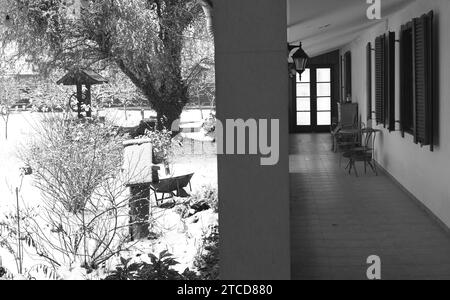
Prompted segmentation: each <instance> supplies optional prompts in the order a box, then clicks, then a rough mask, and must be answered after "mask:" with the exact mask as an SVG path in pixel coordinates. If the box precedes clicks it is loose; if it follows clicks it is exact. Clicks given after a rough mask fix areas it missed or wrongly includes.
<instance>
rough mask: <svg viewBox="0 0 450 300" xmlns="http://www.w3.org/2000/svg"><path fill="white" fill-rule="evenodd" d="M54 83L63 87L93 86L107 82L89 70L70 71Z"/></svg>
mask: <svg viewBox="0 0 450 300" xmlns="http://www.w3.org/2000/svg"><path fill="white" fill-rule="evenodd" d="M56 83H57V84H63V85H78V84H90V85H94V84H103V83H108V80H106V79H105V78H104V77H102V76H101V75H100V74H98V73H96V72H94V71H93V70H91V69H77V70H72V71H70V72H69V73H67V74H66V75H64V77H63V78H61V79H60V80H58V81H57V82H56Z"/></svg>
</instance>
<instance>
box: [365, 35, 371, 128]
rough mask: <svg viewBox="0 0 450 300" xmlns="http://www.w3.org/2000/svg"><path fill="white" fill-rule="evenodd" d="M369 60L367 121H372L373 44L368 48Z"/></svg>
mask: <svg viewBox="0 0 450 300" xmlns="http://www.w3.org/2000/svg"><path fill="white" fill-rule="evenodd" d="M366 59H367V66H366V69H367V87H366V90H367V121H369V120H372V44H371V43H368V44H367V48H366Z"/></svg>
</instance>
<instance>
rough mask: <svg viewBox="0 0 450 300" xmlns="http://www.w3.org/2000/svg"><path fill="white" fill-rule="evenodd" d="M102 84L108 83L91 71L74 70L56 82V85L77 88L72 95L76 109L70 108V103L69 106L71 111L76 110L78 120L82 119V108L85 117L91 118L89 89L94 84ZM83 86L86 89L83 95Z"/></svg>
mask: <svg viewBox="0 0 450 300" xmlns="http://www.w3.org/2000/svg"><path fill="white" fill-rule="evenodd" d="M104 83H108V81H107V80H106V79H105V78H103V77H102V76H101V75H99V74H98V73H96V72H94V71H93V70H91V69H74V70H72V71H70V72H69V73H67V74H66V75H64V77H63V78H61V79H60V80H58V81H57V84H62V85H74V86H76V87H77V92H76V94H74V95H75V97H76V100H77V103H76V109H75V108H74V107H72V105H71V103H69V105H70V106H71V107H72V109H74V110H76V112H77V113H78V118H80V119H81V118H83V106H85V107H86V117H87V118H91V117H92V107H91V104H92V96H91V95H92V93H91V87H92V86H93V85H95V84H104ZM83 85H84V86H85V87H86V92H85V93H83Z"/></svg>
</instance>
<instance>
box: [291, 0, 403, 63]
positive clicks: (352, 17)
mask: <svg viewBox="0 0 450 300" xmlns="http://www.w3.org/2000/svg"><path fill="white" fill-rule="evenodd" d="M287 2H288V3H287V7H288V41H289V42H291V43H293V42H298V41H301V42H302V43H303V46H304V49H305V51H306V52H307V53H308V54H309V55H310V56H316V55H320V54H322V53H325V52H328V51H331V50H335V49H338V48H340V47H342V46H344V45H346V44H348V43H350V42H351V41H353V40H354V39H355V38H357V37H358V36H359V35H360V34H361V32H362V31H364V30H365V29H367V28H369V27H371V26H373V25H375V24H378V23H380V22H384V21H383V20H369V19H368V18H367V16H366V12H367V9H368V8H369V4H367V1H366V0H338V1H336V0H287ZM411 2H412V1H411V0H381V7H382V17H383V18H385V17H387V16H389V15H391V14H392V13H394V12H396V11H398V10H400V9H402V8H403V7H405V6H406V5H408V4H409V3H411Z"/></svg>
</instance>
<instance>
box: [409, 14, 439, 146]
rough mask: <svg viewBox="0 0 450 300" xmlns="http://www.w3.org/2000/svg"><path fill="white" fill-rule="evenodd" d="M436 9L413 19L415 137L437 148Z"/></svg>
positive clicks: (424, 143) (419, 141)
mask: <svg viewBox="0 0 450 300" xmlns="http://www.w3.org/2000/svg"><path fill="white" fill-rule="evenodd" d="M433 39H434V38H433V12H431V13H430V14H428V15H423V16H422V17H420V18H416V19H414V20H413V45H414V46H413V63H414V74H413V75H414V76H413V77H414V80H413V81H414V112H415V113H414V115H415V118H414V140H415V142H416V143H419V144H421V145H422V146H428V145H430V146H431V150H433V136H434V130H433V110H434V88H433V83H434V55H433V54H434V41H433Z"/></svg>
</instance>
